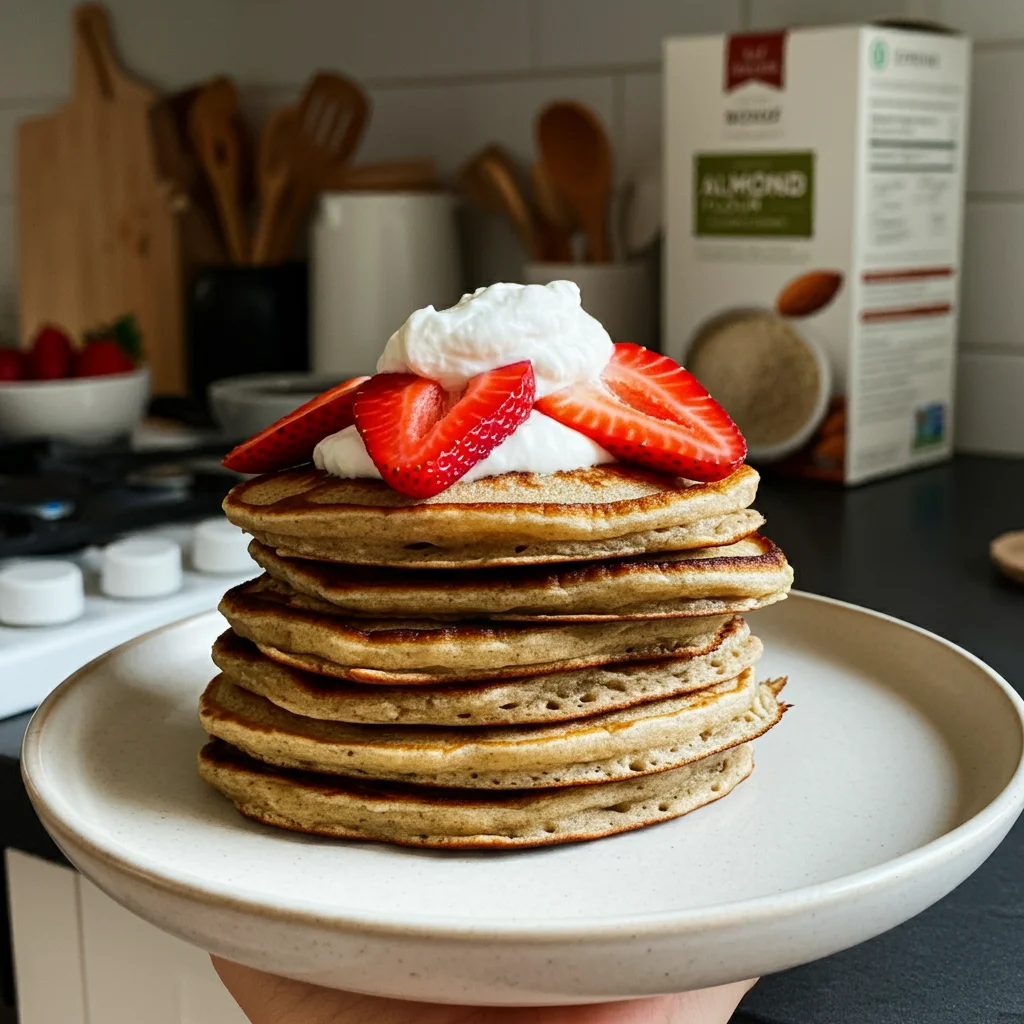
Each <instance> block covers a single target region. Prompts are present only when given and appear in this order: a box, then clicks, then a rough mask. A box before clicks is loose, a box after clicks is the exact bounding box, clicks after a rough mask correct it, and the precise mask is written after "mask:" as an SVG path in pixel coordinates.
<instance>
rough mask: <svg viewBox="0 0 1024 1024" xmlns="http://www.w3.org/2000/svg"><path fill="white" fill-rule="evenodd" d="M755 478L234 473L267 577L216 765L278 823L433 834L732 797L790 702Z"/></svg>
mask: <svg viewBox="0 0 1024 1024" xmlns="http://www.w3.org/2000/svg"><path fill="white" fill-rule="evenodd" d="M757 481H758V477H757V474H756V472H754V470H752V469H750V468H749V467H741V468H740V469H739V470H738V471H737V472H735V473H734V474H733V475H732V476H731V477H729V478H728V479H726V480H723V481H719V482H717V483H709V484H694V483H687V482H685V481H681V480H678V479H675V478H672V477H668V476H665V475H662V474H658V473H653V472H649V471H646V470H643V469H638V468H633V467H628V466H624V465H619V464H615V465H611V466H599V467H594V468H592V469H587V470H578V471H574V472H568V473H557V474H554V475H551V476H539V475H531V474H508V475H505V476H497V477H489V478H484V479H482V480H478V481H474V482H471V483H463V482H460V483H457V484H455V485H454V486H453V487H451V488H449V489H448V490H447V491H445V492H444V493H442V494H440V495H438V496H437V497H435V498H430V499H427V500H423V501H417V500H412V499H409V498H405V497H403V496H402V495H400V494H398V493H397V492H395V491H393V490H391V489H390V488H388V487H387V486H386V485H385V484H383V483H381V482H379V481H372V480H341V479H337V478H334V477H330V476H328V475H326V474H324V473H322V472H319V471H317V470H314V469H297V470H288V471H285V472H280V473H275V474H270V475H267V476H263V477H258V478H256V479H254V480H250V481H248V482H246V483H243V484H240V485H238V486H237V487H235V488H234V490H233V491H232V492H231V493H230V494H229V495H228V498H227V499H226V501H225V506H224V507H225V511H226V512H227V515H228V518H229V519H230V520H231V521H232V522H233V523H235V524H236V525H238V526H240V527H242V528H243V529H244V530H246V531H248V532H249V533H250V534H252V535H253V537H254V540H253V542H252V545H251V547H250V551H251V553H252V555H253V557H254V558H255V559H256V561H257V562H258V563H259V564H260V565H261V566H262V568H263V569H264V570H265V574H264V575H263V576H261V577H260V578H258V579H255V580H253V581H251V582H249V583H246V584H243V585H242V586H240V587H236V588H234V589H233V590H231V591H229V592H228V593H227V594H226V595H225V597H224V599H223V601H222V603H221V611H222V612H223V614H224V615H225V617H226V618H227V620H228V622H229V623H230V625H231V629H230V630H229V631H228V632H227V633H225V634H224V635H223V636H221V637H220V638H219V639H218V640H217V642H216V644H215V646H214V651H213V658H214V661H215V662H216V664H217V666H218V668H219V669H220V670H221V674H220V675H218V676H217V677H216V678H215V679H214V680H213V682H212V683H210V685H209V687H208V688H207V690H206V692H205V693H204V695H203V697H202V700H201V704H200V719H201V721H202V724H203V726H204V728H205V729H206V731H207V732H208V733H209V734H210V735H211V737H213V738H212V739H211V741H210V743H208V744H207V746H206V747H204V749H203V751H202V752H201V754H200V759H199V766H200V773H201V774H202V775H203V777H204V778H205V779H206V780H207V781H209V782H210V783H212V785H214V786H215V787H216V788H217V789H219V790H221V791H222V792H223V793H225V794H226V795H227V796H228V797H229V798H230V799H231V800H232V801H234V803H235V804H236V805H237V807H238V808H239V810H240V811H242V813H243V814H246V815H248V816H250V817H252V818H255V819H258V820H260V821H264V822H266V823H268V824H272V825H277V826H281V827H283V828H288V829H295V830H298V831H304V832H312V833H319V834H324V835H332V836H341V837H346V838H358V839H377V840H386V841H390V842H394V843H401V844H406V845H415V846H434V847H464V848H482V847H528V846H537V845H542V844H547V843H557V842H566V841H570V840H578V839H589V838H596V837H599V836H605V835H611V834H613V833H616V832H622V831H625V830H627V829H632V828H638V827H640V826H643V825H648V824H653V823H655V822H659V821H664V820H667V819H669V818H674V817H678V816H679V815H681V814H685V813H686V812H687V811H691V810H693V809H695V808H697V807H700V806H701V805H703V804H706V803H708V802H710V801H712V800H716V799H718V798H720V797H722V796H725V795H726V794H727V793H729V792H730V791H731V790H732V789H733V788H734V787H735V786H736V785H737V784H738V783H739V782H741V781H742V780H743V779H744V778H746V777H747V775H749V773H750V771H751V769H752V767H753V758H752V753H751V747H750V742H749V741H751V740H752V739H754V738H755V737H757V736H759V735H761V734H762V733H764V732H765V731H766V730H768V729H770V728H771V727H772V726H773V725H774V724H775V723H776V722H778V720H779V719H780V717H781V716H782V712H783V710H784V705H782V704H781V703H780V701H779V699H778V696H779V692H780V690H781V688H782V681H780V680H776V681H773V682H762V683H758V682H757V681H756V679H755V676H754V664H755V662H756V661H757V659H758V658H759V657H760V655H761V651H762V646H761V643H760V641H759V640H758V639H757V638H756V637H754V636H752V635H751V633H750V630H749V628H748V626H747V624H746V623H745V622H744V620H743V618H742V617H741V613H743V612H746V611H749V610H752V609H755V608H760V607H763V606H764V605H768V604H772V603H774V602H775V601H779V600H781V599H783V598H784V597H785V596H786V594H787V593H788V591H789V587H790V585H791V583H792V578H793V573H792V570H791V569H790V567H789V565H788V564H787V562H786V559H785V557H784V556H783V554H782V552H781V551H780V550H779V549H778V548H777V547H775V546H774V545H773V544H772V543H771V541H769V540H766V539H765V538H764V537H762V536H761V535H760V534H758V533H757V530H758V528H759V527H760V526H761V525H762V523H763V519H762V517H761V516H760V515H759V514H758V513H757V512H755V511H753V510H752V509H750V507H749V506H750V504H751V503H752V501H753V499H754V496H755V493H756V490H757Z"/></svg>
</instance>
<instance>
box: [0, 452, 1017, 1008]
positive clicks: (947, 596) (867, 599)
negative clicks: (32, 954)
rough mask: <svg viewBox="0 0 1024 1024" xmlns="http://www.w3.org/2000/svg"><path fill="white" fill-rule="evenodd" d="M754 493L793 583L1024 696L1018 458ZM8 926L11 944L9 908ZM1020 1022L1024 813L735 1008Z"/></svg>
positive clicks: (17, 795) (771, 485)
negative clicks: (1008, 571)
mask: <svg viewBox="0 0 1024 1024" xmlns="http://www.w3.org/2000/svg"><path fill="white" fill-rule="evenodd" d="M756 504H757V507H758V508H759V509H760V510H761V511H762V512H763V513H764V514H765V515H766V516H767V518H768V526H767V529H766V532H767V533H768V535H769V536H770V537H771V538H772V539H773V540H775V541H776V542H777V543H778V544H779V545H780V546H781V547H782V548H783V550H784V551H785V552H786V554H787V556H788V557H789V560H790V561H791V562H792V563H793V565H794V566H795V568H796V579H797V583H796V585H797V586H798V587H800V588H801V589H803V590H808V591H812V592H814V593H819V594H827V595H829V596H831V597H837V598H841V599H842V600H845V601H852V602H854V603H856V604H861V605H865V606H866V607H868V608H875V609H877V610H879V611H883V612H887V613H889V614H891V615H895V616H897V617H899V618H902V619H906V620H907V621H908V622H912V623H915V624H916V625H918V626H923V627H924V628H926V629H930V630H933V631H934V632H936V633H939V634H941V635H942V636H945V637H948V638H949V639H950V640H952V641H954V642H955V643H958V644H960V645H961V646H962V647H965V648H966V649H967V650H969V651H971V652H972V653H973V654H976V655H977V656H978V657H980V658H982V659H983V660H984V661H986V662H988V663H989V664H990V665H992V666H993V668H995V669H996V670H997V671H998V672H1000V673H1002V674H1003V675H1004V676H1005V677H1006V678H1007V679H1008V680H1009V681H1010V683H1011V684H1012V685H1013V686H1014V687H1015V688H1016V689H1017V690H1018V692H1021V693H1024V659H1022V658H1021V655H1022V654H1024V588H1022V587H1016V586H1014V585H1012V584H1010V583H1008V582H1006V581H1004V580H1002V579H1001V578H1000V577H998V576H997V574H996V573H995V572H994V570H993V569H992V568H991V565H990V563H989V560H988V545H989V542H990V541H991V540H992V539H993V538H994V537H996V536H997V535H998V534H1000V533H1002V532H1004V531H1006V530H1015V529H1024V460H1003V459H982V458H967V457H962V458H958V459H956V460H954V461H953V462H952V463H948V464H945V465H942V466H938V467H936V468H933V469H928V470H923V471H921V472H918V473H912V474H907V475H904V476H899V477H894V478H892V479H889V480H883V481H879V482H877V483H873V484H868V485H865V486H863V487H860V488H856V489H853V490H841V489H838V488H835V487H832V486H826V485H818V484H812V483H808V482H803V481H791V480H781V479H772V478H768V479H766V480H764V481H763V483H762V486H761V491H760V493H759V495H758V500H757V503H756ZM28 717H29V716H28V715H19V716H17V717H16V718H11V719H8V720H6V721H4V722H0V807H2V808H3V811H4V812H5V813H4V815H3V820H2V825H0V844H2V845H3V846H5V847H7V846H14V847H17V848H19V849H23V850H27V851H29V852H32V853H36V854H38V855H39V856H43V857H48V858H50V859H55V860H56V859H60V855H59V853H58V852H57V851H56V848H55V847H54V846H53V844H52V843H51V842H50V840H49V839H48V838H47V837H46V835H45V833H44V832H43V831H42V827H41V826H40V825H39V823H38V821H37V820H36V819H35V816H34V815H33V813H32V811H31V808H30V807H29V805H28V801H27V797H26V796H25V793H24V789H23V788H22V786H21V782H20V776H19V774H18V768H17V760H18V754H19V750H20V745H21V738H22V735H23V734H24V730H25V726H26V724H27V722H28ZM0 907H3V904H2V903H0ZM3 912H5V907H4V908H3V910H0V915H2V913H3ZM0 928H2V929H3V931H2V932H0V944H2V943H3V942H4V940H5V939H6V934H5V933H6V928H5V927H4V922H3V920H2V917H0ZM3 954H4V951H3V949H2V948H0V958H2V957H3ZM0 967H2V963H0ZM3 980H4V979H3V977H2V974H0V981H3ZM9 987H10V982H9V977H8V979H7V983H6V984H5V985H4V988H5V989H7V991H9ZM5 995H6V993H5ZM1015 1021H1017V1022H1022V1024H1024V819H1022V821H1021V822H1018V823H1017V825H1016V826H1015V827H1014V829H1013V830H1012V831H1011V833H1010V835H1009V836H1008V837H1007V839H1006V840H1005V842H1004V843H1003V844H1002V846H1000V848H999V849H998V850H997V851H996V852H995V853H994V854H993V856H992V857H991V858H990V859H989V860H988V861H987V862H986V863H985V864H984V865H983V866H982V867H981V869H980V870H979V871H978V872H977V873H976V874H974V875H973V876H972V877H971V878H970V879H968V880H967V881H966V882H965V883H964V884H963V885H961V886H960V887H959V888H958V889H956V890H955V891H954V892H953V893H951V894H950V895H949V896H947V897H946V898H945V899H944V900H942V901H941V902H939V903H938V904H936V905H935V906H934V907H932V908H931V909H930V910H927V911H925V913H923V914H921V915H920V916H918V917H916V918H914V919H913V920H912V921H909V922H907V923H906V924H904V925H901V926H900V927H898V928H895V929H893V930H892V931H891V932H888V933H887V934H886V935H883V936H881V937H879V938H877V939H873V940H871V941H870V942H865V943H863V944H862V945H860V946H857V947H856V948H854V949H852V950H847V951H846V952H844V953H839V954H836V955H835V956H831V957H828V958H826V959H824V960H819V961H817V962H816V963H813V964H808V965H807V966H805V967H799V968H796V969H794V970H792V971H786V972H783V973H781V974H778V975H775V976H773V977H771V978H765V979H763V980H762V981H761V982H760V983H759V984H758V985H757V986H756V987H755V988H754V989H753V991H752V992H751V993H750V995H749V996H748V997H747V999H746V1000H745V1001H744V1004H743V1007H742V1009H741V1011H740V1012H739V1013H737V1015H736V1017H735V1018H734V1024H1012V1022H1015Z"/></svg>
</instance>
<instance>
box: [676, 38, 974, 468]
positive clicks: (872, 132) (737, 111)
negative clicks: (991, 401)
mask: <svg viewBox="0 0 1024 1024" xmlns="http://www.w3.org/2000/svg"><path fill="white" fill-rule="evenodd" d="M969 61H970V50H969V44H968V41H967V40H966V39H964V38H962V37H959V36H954V35H948V34H942V33H937V32H929V31H922V30H916V31H909V30H904V29H894V28H887V27H880V26H863V27H851V28H820V29H799V30H790V31H785V32H773V33H766V34H758V35H742V36H732V37H721V36H718V37H702V38H687V39H672V40H669V41H668V42H667V44H666V50H665V100H666V102H665V119H666V120H665V133H666V134H665V138H666V155H665V159H666V173H665V181H666V195H665V210H666V213H665V216H666V222H665V223H666V239H665V281H664V295H665V306H664V318H665V320H664V332H663V333H664V348H665V351H666V353H667V354H668V355H670V356H672V357H674V358H676V359H679V360H680V361H681V362H683V364H684V365H686V366H688V367H689V368H690V369H691V370H692V371H693V372H694V373H695V374H696V375H697V377H698V378H700V379H701V380H702V381H703V383H704V384H705V385H706V386H707V387H708V388H709V390H710V391H711V392H712V394H714V395H715V397H716V398H718V399H719V401H721V402H722V404H723V405H724V406H725V407H726V408H727V409H728V410H729V412H730V413H732V415H733V418H734V419H735V420H736V421H737V423H738V424H739V426H740V427H741V429H742V430H743V432H744V434H746V436H747V440H748V444H749V445H750V448H751V457H752V461H755V462H761V463H770V464H773V465H776V466H778V467H780V468H782V469H784V470H786V471H790V472H796V473H800V474H804V475H809V476H815V477H820V478H826V479H833V480H841V481H845V482H846V483H859V482H861V481H864V480H868V479H870V478H872V477H877V476H882V475H885V474H889V473H893V472H896V471H899V470H903V469H909V468H912V467H914V466H918V465H921V464H923V463H928V462H933V461H936V460H939V459H942V458H946V457H948V456H949V454H950V451H951V432H952V428H953V392H954V379H955V368H956V359H955V355H956V333H957V297H958V292H959V282H960V251H961V229H962V220H963V193H964V144H965V140H966V138H967V86H968V78H969Z"/></svg>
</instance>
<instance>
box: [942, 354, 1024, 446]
mask: <svg viewBox="0 0 1024 1024" xmlns="http://www.w3.org/2000/svg"><path fill="white" fill-rule="evenodd" d="M1022 398H1024V358H1021V357H1020V356H1011V355H1001V354H994V353H980V352H971V351H969V350H968V351H965V352H963V353H962V354H961V356H960V370H959V374H958V377H957V412H956V447H957V450H958V451H964V452H975V453H977V454H980V455H1020V454H1022V453H1024V401H1022Z"/></svg>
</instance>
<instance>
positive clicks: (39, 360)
mask: <svg viewBox="0 0 1024 1024" xmlns="http://www.w3.org/2000/svg"><path fill="white" fill-rule="evenodd" d="M148 402H149V370H148V369H147V367H146V366H145V365H143V363H142V361H141V338H140V335H139V330H138V326H137V324H136V322H135V318H134V317H132V316H125V317H121V318H120V319H118V320H115V321H114V322H113V323H111V324H105V325H103V326H102V327H98V328H96V329H95V330H91V331H87V332H86V333H85V335H84V336H83V337H82V339H81V341H79V342H76V341H75V340H74V339H73V338H72V337H71V336H70V335H69V334H68V333H67V332H66V331H63V330H62V329H61V328H59V327H55V326H53V325H52V324H47V325H44V326H43V327H40V328H39V330H38V331H36V333H35V336H34V337H33V340H32V344H31V346H30V347H29V348H27V349H11V348H0V438H4V439H7V440H10V439H25V438H43V437H52V438H60V439H62V440H68V441H75V442H78V443H80V444H102V443H105V442H108V441H113V440H115V439H116V438H118V437H122V436H123V435H125V434H128V433H130V432H131V431H132V429H133V428H134V427H135V426H137V425H138V423H139V421H140V420H141V419H142V417H143V415H144V414H145V412H146V405H147V403H148Z"/></svg>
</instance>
